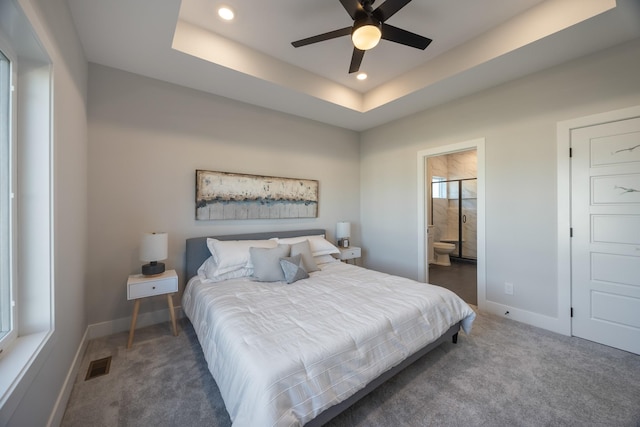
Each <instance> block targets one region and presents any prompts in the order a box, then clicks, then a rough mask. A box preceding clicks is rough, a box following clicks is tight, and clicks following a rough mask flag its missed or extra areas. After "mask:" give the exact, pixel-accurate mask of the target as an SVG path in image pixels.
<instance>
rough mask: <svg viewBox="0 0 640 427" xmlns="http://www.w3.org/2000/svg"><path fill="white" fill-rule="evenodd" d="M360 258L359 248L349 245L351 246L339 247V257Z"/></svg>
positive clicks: (342, 258) (346, 258) (345, 258)
mask: <svg viewBox="0 0 640 427" xmlns="http://www.w3.org/2000/svg"><path fill="white" fill-rule="evenodd" d="M356 258H360V248H358V247H355V246H354V247H351V248H340V259H341V260H348V259H356Z"/></svg>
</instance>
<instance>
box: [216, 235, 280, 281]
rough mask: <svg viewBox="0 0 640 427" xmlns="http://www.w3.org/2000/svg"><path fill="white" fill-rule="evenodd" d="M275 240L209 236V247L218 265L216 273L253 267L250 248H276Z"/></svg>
mask: <svg viewBox="0 0 640 427" xmlns="http://www.w3.org/2000/svg"><path fill="white" fill-rule="evenodd" d="M276 246H278V242H276V241H273V240H217V239H212V238H208V239H207V247H208V248H209V252H211V255H212V256H213V259H214V261H215V263H216V265H217V268H216V275H220V274H225V273H229V272H230V271H235V270H239V269H241V268H252V267H253V266H252V264H251V257H250V256H249V248H275V247H276Z"/></svg>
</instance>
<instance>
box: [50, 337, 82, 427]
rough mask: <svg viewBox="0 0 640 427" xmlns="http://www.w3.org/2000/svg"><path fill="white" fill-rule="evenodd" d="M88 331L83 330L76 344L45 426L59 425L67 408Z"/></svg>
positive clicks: (80, 363)
mask: <svg viewBox="0 0 640 427" xmlns="http://www.w3.org/2000/svg"><path fill="white" fill-rule="evenodd" d="M88 331H89V328H87V329H86V330H85V331H84V335H83V336H82V339H81V340H80V345H79V346H78V350H76V355H75V357H74V358H73V363H72V364H71V367H70V368H69V372H67V377H66V378H65V379H64V383H63V384H62V388H61V389H60V393H58V399H57V400H56V403H55V405H53V411H51V415H50V416H49V421H48V422H47V427H54V426H59V425H60V424H61V423H62V417H63V416H64V411H65V409H67V403H68V402H69V397H70V396H71V391H72V390H73V384H74V383H75V382H76V377H77V376H78V371H79V370H80V365H82V358H83V357H84V353H85V351H86V350H87V345H88V343H89V340H88V339H87V334H88Z"/></svg>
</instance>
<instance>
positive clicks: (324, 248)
mask: <svg viewBox="0 0 640 427" xmlns="http://www.w3.org/2000/svg"><path fill="white" fill-rule="evenodd" d="M274 239H275V240H277V241H278V243H286V244H288V245H292V244H294V243H300V242H304V241H305V240H308V241H309V246H310V247H311V254H312V255H313V256H314V257H316V256H319V255H329V254H339V253H340V250H339V249H338V248H336V247H335V246H334V245H333V244H332V243H331V242H329V241H327V240H326V239H325V238H324V236H323V235H320V236H300V237H287V238H285V239H281V238H277V237H276V238H274Z"/></svg>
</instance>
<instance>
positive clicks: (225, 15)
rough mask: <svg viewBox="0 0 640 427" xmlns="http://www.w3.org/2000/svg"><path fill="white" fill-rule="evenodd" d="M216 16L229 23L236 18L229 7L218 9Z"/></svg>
mask: <svg viewBox="0 0 640 427" xmlns="http://www.w3.org/2000/svg"><path fill="white" fill-rule="evenodd" d="M218 16H219V17H220V18H222V19H224V20H225V21H231V20H233V18H234V17H235V16H236V14H235V13H234V12H233V9H231V8H230V7H229V6H221V7H219V8H218Z"/></svg>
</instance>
